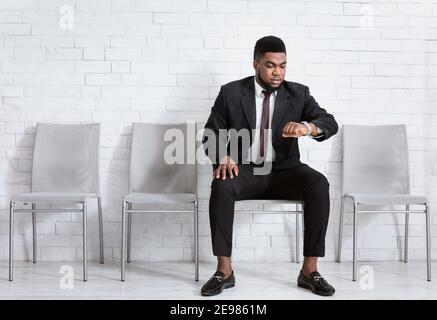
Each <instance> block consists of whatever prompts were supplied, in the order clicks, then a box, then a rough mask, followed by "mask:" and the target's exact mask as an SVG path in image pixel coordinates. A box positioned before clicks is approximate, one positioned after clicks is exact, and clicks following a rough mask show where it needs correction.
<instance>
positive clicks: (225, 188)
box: [211, 179, 235, 194]
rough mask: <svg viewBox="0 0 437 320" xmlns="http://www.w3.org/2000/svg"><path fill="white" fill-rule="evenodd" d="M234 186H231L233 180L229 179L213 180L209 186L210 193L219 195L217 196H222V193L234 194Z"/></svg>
mask: <svg viewBox="0 0 437 320" xmlns="http://www.w3.org/2000/svg"><path fill="white" fill-rule="evenodd" d="M234 189H235V188H234V184H233V180H231V179H225V180H222V179H214V180H213V181H212V184H211V193H219V194H224V193H231V194H234V193H235V190H234Z"/></svg>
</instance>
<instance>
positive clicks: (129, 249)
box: [126, 203, 132, 263]
mask: <svg viewBox="0 0 437 320" xmlns="http://www.w3.org/2000/svg"><path fill="white" fill-rule="evenodd" d="M127 209H128V210H132V203H129V204H128V205H127ZM126 215H127V260H126V262H127V263H130V262H131V254H132V213H131V212H126Z"/></svg>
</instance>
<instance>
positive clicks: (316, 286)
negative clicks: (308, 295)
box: [297, 271, 335, 296]
mask: <svg viewBox="0 0 437 320" xmlns="http://www.w3.org/2000/svg"><path fill="white" fill-rule="evenodd" d="M297 285H298V286H299V287H301V288H305V289H310V290H311V291H312V292H313V293H315V294H318V295H320V296H332V295H333V294H334V293H335V289H334V287H333V286H331V285H330V284H329V283H328V282H327V281H326V280H325V279H323V277H322V276H321V275H320V273H318V272H317V271H314V272H313V273H311V275H310V277H309V278H308V277H307V276H305V275H304V274H303V273H302V271H301V272H300V274H299V277H298V278H297Z"/></svg>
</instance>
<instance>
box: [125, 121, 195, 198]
mask: <svg viewBox="0 0 437 320" xmlns="http://www.w3.org/2000/svg"><path fill="white" fill-rule="evenodd" d="M194 128H195V124H194ZM166 133H167V135H168V137H167V138H166V137H165V135H166ZM175 137H176V138H175ZM192 138H194V141H189V139H191V138H190V137H189V135H188V123H171V124H169V123H167V124H161V123H159V124H158V123H134V124H133V127H132V147H131V160H130V176H129V193H136V192H138V193H148V192H149V193H194V194H197V170H196V162H197V161H191V162H192V163H191V164H188V161H187V157H188V155H187V149H190V148H189V147H188V148H187V146H188V145H189V144H192V145H191V146H194V149H195V145H196V144H195V136H194V137H192ZM169 139H171V140H169ZM166 140H167V141H166ZM186 143H187V145H186ZM193 143H194V145H193ZM174 149H176V150H177V151H176V153H178V154H177V155H176V154H175V152H171V154H172V156H174V157H175V158H176V157H177V156H182V159H180V160H182V161H177V162H176V163H171V161H168V158H169V156H170V154H169V150H172V151H174ZM192 149H193V148H191V150H192ZM166 150H167V151H166ZM194 151H195V150H194ZM181 152H182V153H181ZM190 152H191V151H190ZM165 155H166V159H167V160H166V159H164V156H165ZM194 160H195V159H194Z"/></svg>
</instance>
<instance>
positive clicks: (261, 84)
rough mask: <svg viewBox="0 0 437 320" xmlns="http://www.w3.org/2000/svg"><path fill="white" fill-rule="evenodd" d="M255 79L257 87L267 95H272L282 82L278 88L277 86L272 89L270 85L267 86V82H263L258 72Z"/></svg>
mask: <svg viewBox="0 0 437 320" xmlns="http://www.w3.org/2000/svg"><path fill="white" fill-rule="evenodd" d="M255 77H256V81H257V82H258V83H259V85H260V86H261V87H263V89H264V90H266V91H267V92H268V93H273V92H275V91H276V90H278V89H279V87H280V86H281V85H282V82H281V84H280V85H279V86H277V87H276V88H274V87H272V86H271V85H269V84H268V83H267V82H265V81H264V80H263V79H262V78H261V76H260V73H259V71H257V72H256V75H255Z"/></svg>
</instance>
